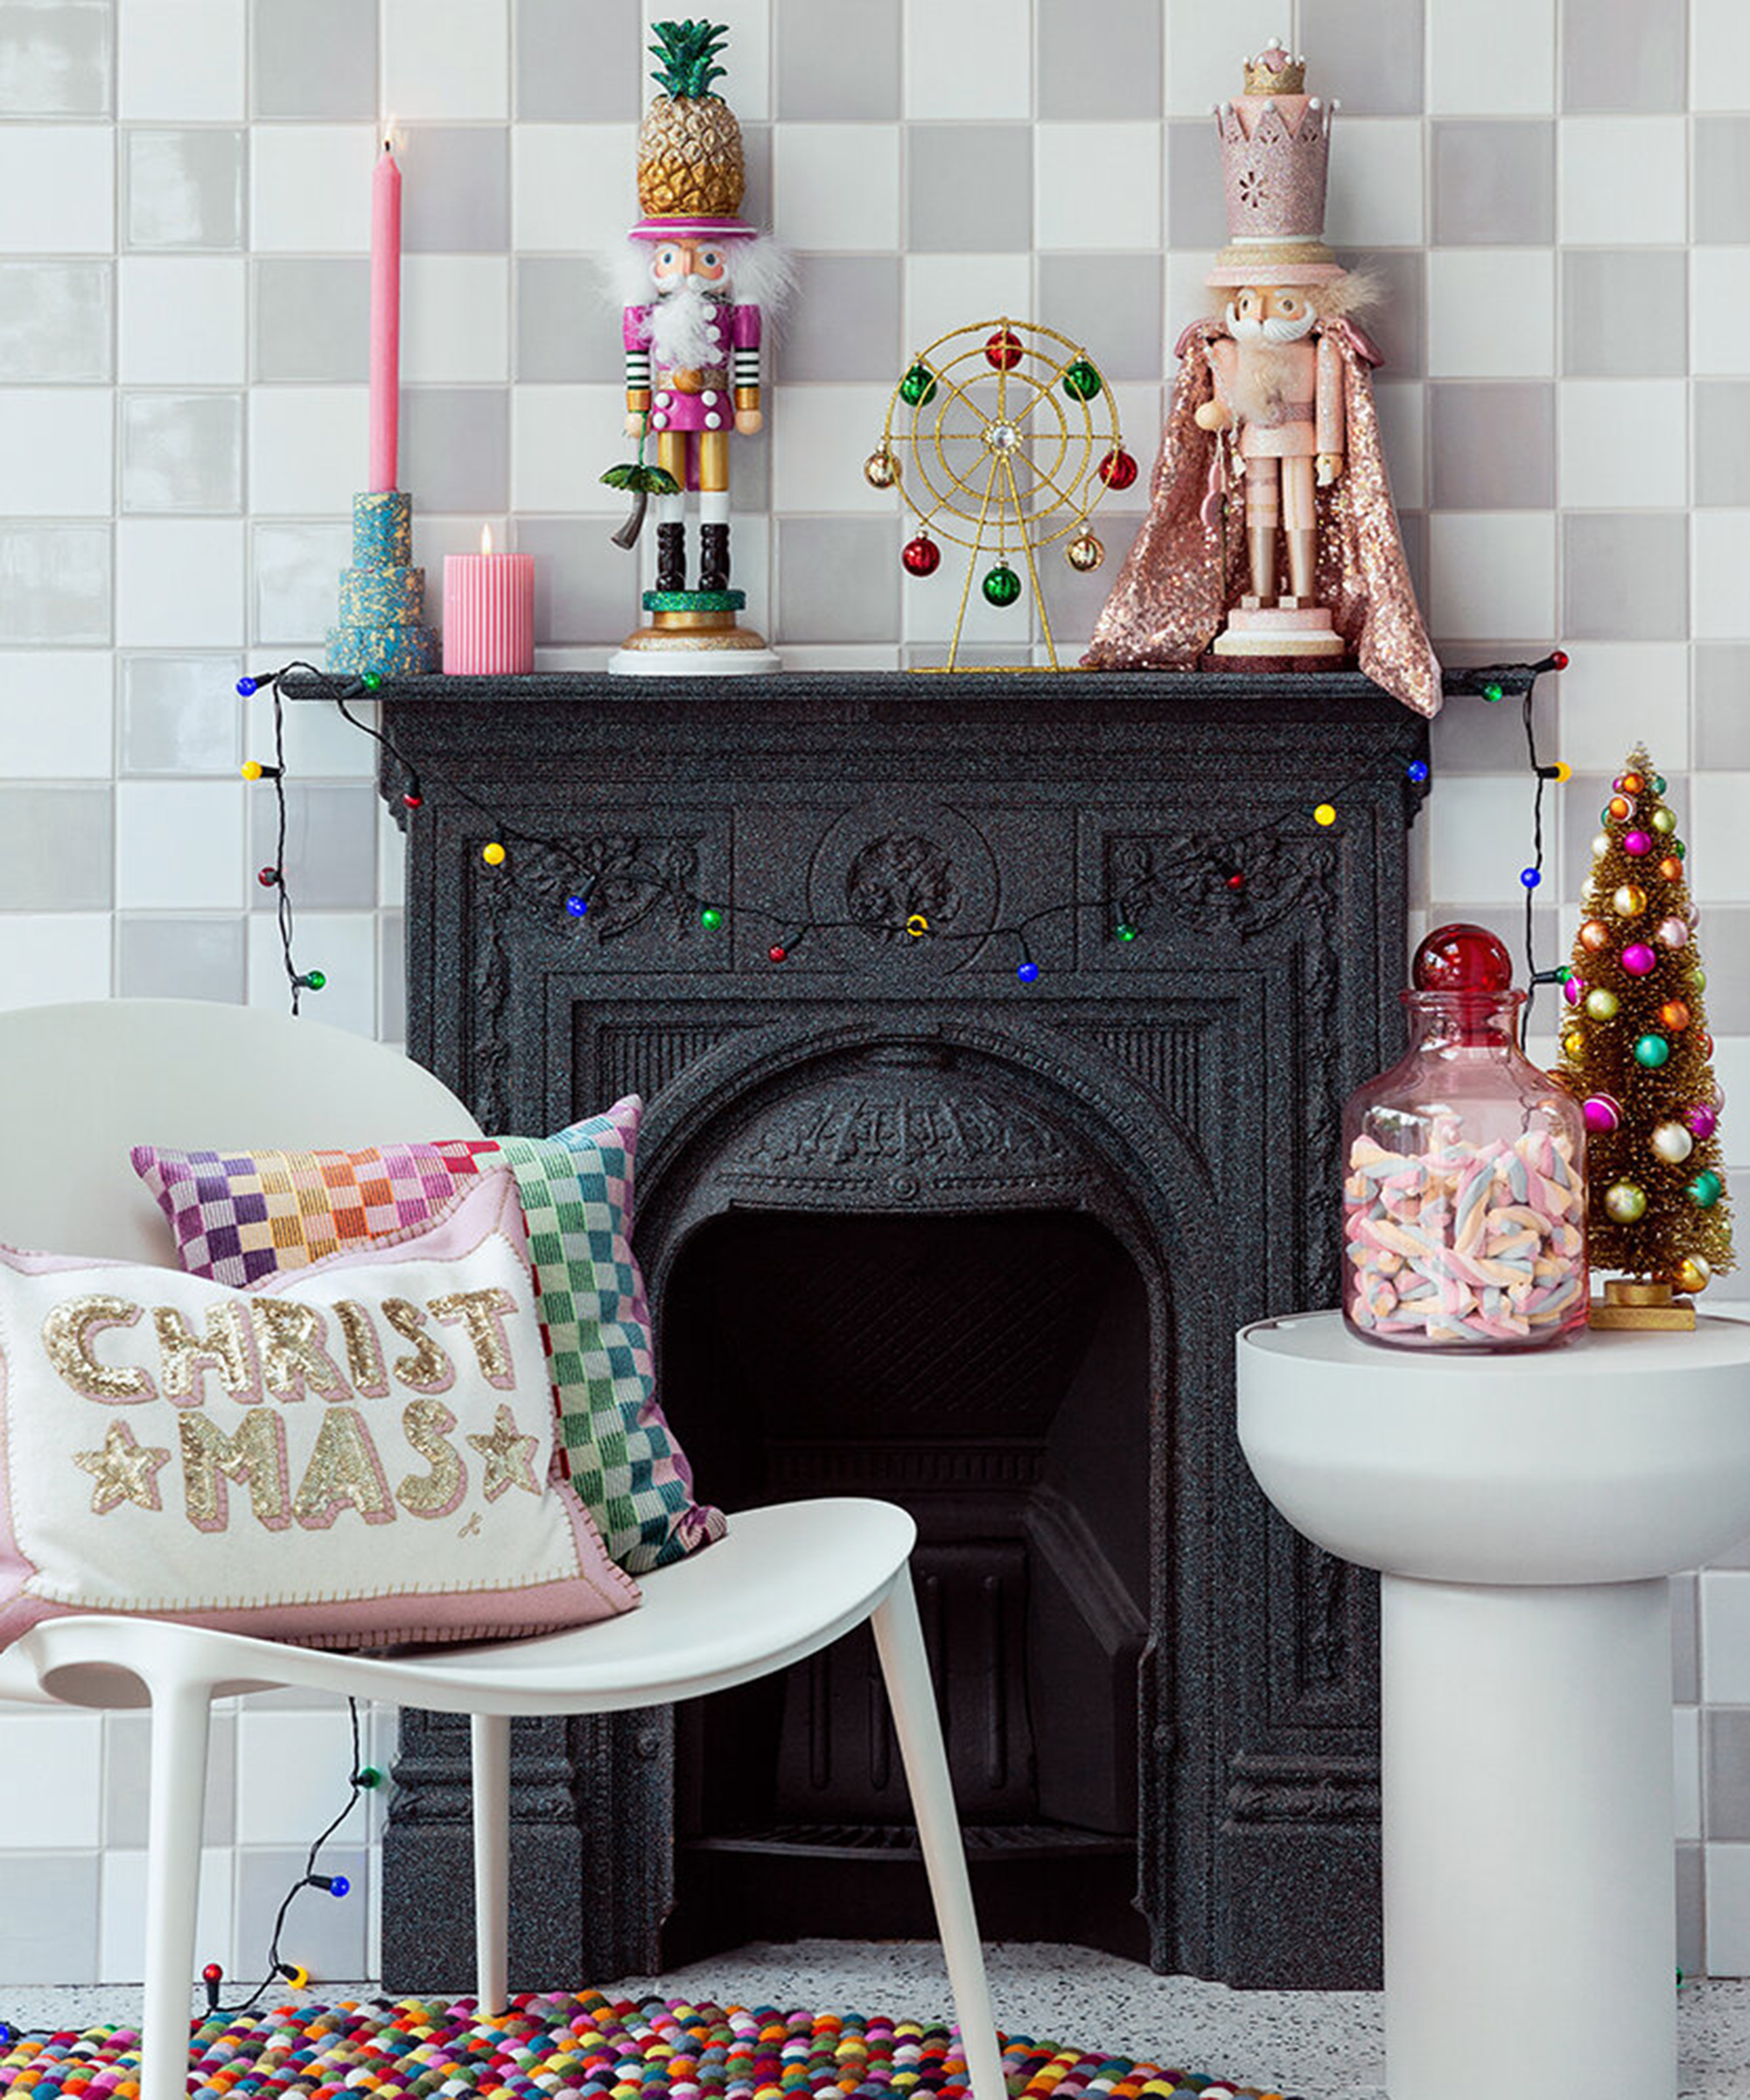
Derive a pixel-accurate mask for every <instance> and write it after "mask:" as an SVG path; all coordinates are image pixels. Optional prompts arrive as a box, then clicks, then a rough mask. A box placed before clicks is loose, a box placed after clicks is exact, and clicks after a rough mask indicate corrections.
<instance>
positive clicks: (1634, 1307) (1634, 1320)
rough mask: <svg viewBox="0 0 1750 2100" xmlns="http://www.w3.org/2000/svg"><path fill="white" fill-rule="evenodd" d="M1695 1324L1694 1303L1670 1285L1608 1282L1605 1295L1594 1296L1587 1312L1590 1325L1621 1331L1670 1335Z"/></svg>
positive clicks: (1587, 1320)
mask: <svg viewBox="0 0 1750 2100" xmlns="http://www.w3.org/2000/svg"><path fill="white" fill-rule="evenodd" d="M1695 1324H1696V1309H1695V1306H1694V1305H1693V1303H1692V1302H1691V1300H1690V1299H1687V1298H1679V1297H1678V1296H1677V1293H1676V1292H1674V1291H1673V1290H1672V1289H1671V1286H1670V1285H1669V1284H1634V1283H1621V1282H1614V1283H1608V1284H1607V1285H1605V1286H1604V1296H1603V1297H1602V1298H1595V1299H1593V1301H1592V1307H1591V1310H1590V1311H1589V1312H1588V1313H1587V1314H1586V1325H1587V1327H1606V1328H1614V1329H1617V1330H1619V1331H1620V1330H1622V1329H1628V1328H1633V1329H1639V1330H1641V1331H1642V1332H1643V1333H1649V1334H1650V1333H1654V1332H1656V1331H1663V1332H1664V1333H1667V1334H1669V1333H1670V1332H1671V1331H1672V1330H1673V1329H1677V1328H1691V1327H1694V1326H1695Z"/></svg>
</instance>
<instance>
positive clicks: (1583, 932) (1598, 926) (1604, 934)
mask: <svg viewBox="0 0 1750 2100" xmlns="http://www.w3.org/2000/svg"><path fill="white" fill-rule="evenodd" d="M1580 946H1581V947H1582V948H1583V949H1585V950H1586V953H1587V954H1588V955H1589V956H1599V955H1602V954H1603V953H1604V951H1605V949H1607V948H1608V947H1609V946H1610V928H1608V927H1607V925H1606V924H1605V923H1604V921H1603V920H1602V919H1588V920H1587V921H1586V924H1585V925H1584V926H1583V927H1581V928H1580Z"/></svg>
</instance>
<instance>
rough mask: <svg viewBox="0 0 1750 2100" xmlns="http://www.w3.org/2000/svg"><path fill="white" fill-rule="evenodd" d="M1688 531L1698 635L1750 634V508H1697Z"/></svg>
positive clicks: (1702, 637)
mask: <svg viewBox="0 0 1750 2100" xmlns="http://www.w3.org/2000/svg"><path fill="white" fill-rule="evenodd" d="M1691 534H1692V535H1693V536H1692V541H1691V545H1692V549H1693V555H1692V565H1693V570H1694V575H1695V625H1694V632H1695V634H1696V638H1697V640H1698V641H1742V640H1744V639H1745V638H1746V637H1750V585H1747V583H1746V580H1745V579H1746V578H1747V577H1750V510H1698V511H1697V512H1696V513H1695V514H1694V516H1693V518H1692V519H1691Z"/></svg>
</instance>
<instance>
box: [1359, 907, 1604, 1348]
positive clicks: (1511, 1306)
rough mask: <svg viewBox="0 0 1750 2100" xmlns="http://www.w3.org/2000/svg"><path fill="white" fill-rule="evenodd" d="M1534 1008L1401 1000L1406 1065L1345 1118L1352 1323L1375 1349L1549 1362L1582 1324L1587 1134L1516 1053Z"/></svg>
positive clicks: (1366, 1091) (1517, 996) (1499, 997)
mask: <svg viewBox="0 0 1750 2100" xmlns="http://www.w3.org/2000/svg"><path fill="white" fill-rule="evenodd" d="M1444 930H1447V931H1450V930H1453V929H1444ZM1433 938H1435V936H1431V940H1432V939H1433ZM1503 953H1504V951H1503ZM1418 963H1419V957H1418ZM1524 1001H1525V995H1524V994H1523V992H1519V991H1506V990H1490V991H1482V990H1469V991H1406V992H1405V993H1404V1005H1405V1007H1406V1008H1407V1010H1408V1012H1409V1014H1410V1019H1411V1026H1412V1029H1413V1032H1414V1040H1413V1041H1412V1043H1411V1048H1410V1051H1409V1054H1408V1055H1406V1056H1405V1057H1404V1059H1402V1061H1400V1062H1398V1063H1397V1064H1395V1065H1394V1066H1393V1067H1392V1068H1391V1069H1390V1071H1389V1072H1383V1073H1382V1074H1381V1075H1380V1076H1379V1077H1378V1078H1377V1079H1375V1080H1371V1081H1369V1083H1368V1084H1367V1085H1366V1086H1364V1087H1362V1089H1360V1090H1359V1091H1358V1092H1357V1093H1356V1094H1355V1095H1354V1096H1352V1097H1351V1099H1350V1101H1349V1103H1348V1108H1347V1109H1346V1110H1344V1112H1343V1158H1344V1160H1345V1163H1346V1172H1345V1175H1344V1180H1343V1252H1344V1257H1345V1259H1344V1263H1343V1315H1344V1318H1345V1319H1346V1320H1348V1323H1349V1325H1350V1327H1353V1328H1354V1329H1355V1332H1356V1333H1357V1334H1364V1335H1366V1336H1367V1337H1368V1339H1369V1341H1379V1342H1384V1343H1387V1344H1389V1345H1390V1346H1391V1347H1394V1348H1412V1349H1448V1350H1465V1349H1480V1350H1481V1349H1488V1350H1502V1349H1525V1348H1543V1347H1544V1346H1545V1345H1547V1344H1548V1343H1550V1342H1553V1341H1561V1340H1562V1339H1563V1338H1564V1337H1565V1335H1567V1334H1570V1333H1572V1330H1573V1329H1574V1328H1576V1327H1584V1326H1585V1324H1586V1174H1585V1159H1586V1138H1585V1127H1584V1124H1582V1122H1581V1118H1580V1111H1579V1106H1578V1105H1577V1104H1576V1103H1574V1102H1572V1101H1571V1100H1570V1099H1569V1098H1568V1096H1566V1095H1565V1094H1563V1093H1562V1092H1560V1091H1559V1089H1558V1088H1557V1087H1556V1086H1555V1085H1554V1084H1553V1082H1551V1078H1550V1075H1548V1073H1546V1072H1541V1071H1539V1070H1538V1068H1537V1066H1536V1065H1534V1064H1532V1063H1531V1062H1530V1060H1529V1059H1528V1058H1527V1057H1525V1056H1524V1055H1523V1053H1522V1052H1521V1050H1520V1048H1519V1042H1518V1020H1519V1011H1520V1008H1521V1007H1522V1006H1523V1005H1524Z"/></svg>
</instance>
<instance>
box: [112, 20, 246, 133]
mask: <svg viewBox="0 0 1750 2100" xmlns="http://www.w3.org/2000/svg"><path fill="white" fill-rule="evenodd" d="M244 4H245V0H127V4H126V5H125V6H123V7H121V8H118V9H117V10H116V17H117V20H116V31H117V39H118V40H117V73H118V86H117V90H116V95H117V108H118V109H120V111H121V114H122V116H123V117H124V118H126V119H128V120H130V121H132V122H139V121H140V120H142V119H145V120H148V121H150V122H152V123H189V122H193V123H228V122H232V121H235V119H237V118H239V117H241V116H242V115H243V25H244V19H245V14H244Z"/></svg>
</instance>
